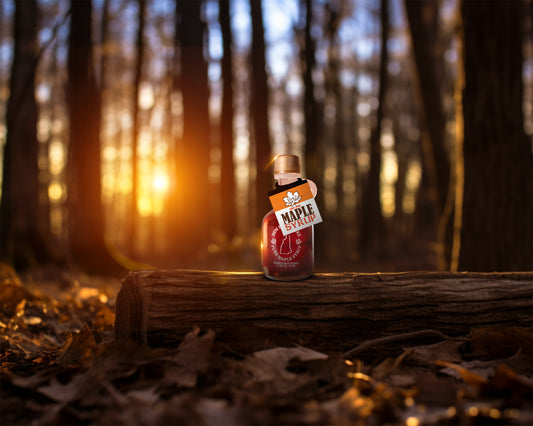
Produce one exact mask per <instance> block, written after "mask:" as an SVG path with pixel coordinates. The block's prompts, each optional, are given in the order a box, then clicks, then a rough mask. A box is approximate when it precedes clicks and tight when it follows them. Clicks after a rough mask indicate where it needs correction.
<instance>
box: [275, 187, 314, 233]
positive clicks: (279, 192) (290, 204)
mask: <svg viewBox="0 0 533 426" xmlns="http://www.w3.org/2000/svg"><path fill="white" fill-rule="evenodd" d="M268 195H269V198H270V202H271V203H272V207H273V208H274V212H275V213H276V218H277V219H278V224H279V227H280V229H281V233H282V234H283V235H288V234H291V233H293V232H296V231H300V230H302V229H305V228H309V227H310V226H313V225H316V224H318V223H320V222H322V217H321V216H320V212H319V211H318V206H317V205H316V201H315V198H314V196H313V193H312V191H311V187H310V185H309V182H307V180H302V179H298V181H296V182H294V183H292V184H289V185H283V186H279V187H278V188H276V189H275V190H274V191H271V192H269V193H268Z"/></svg>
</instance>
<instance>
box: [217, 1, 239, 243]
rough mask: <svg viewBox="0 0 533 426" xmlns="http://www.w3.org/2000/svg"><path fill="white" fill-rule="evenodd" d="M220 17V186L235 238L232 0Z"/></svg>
mask: <svg viewBox="0 0 533 426" xmlns="http://www.w3.org/2000/svg"><path fill="white" fill-rule="evenodd" d="M219 20H220V29H221V30H222V43H223V48H224V56H223V57H222V85H223V89H222V90H223V92H222V113H221V118H220V127H221V129H220V133H221V135H220V139H221V140H220V145H221V153H222V161H221V162H222V170H221V176H220V187H221V191H220V192H221V194H222V206H223V208H222V227H223V230H224V233H225V234H226V236H227V237H228V238H229V239H230V240H231V238H232V237H233V235H234V234H235V231H236V228H237V225H236V206H235V164H234V162H233V63H232V54H231V49H232V45H233V37H232V34H231V21H230V0H219Z"/></svg>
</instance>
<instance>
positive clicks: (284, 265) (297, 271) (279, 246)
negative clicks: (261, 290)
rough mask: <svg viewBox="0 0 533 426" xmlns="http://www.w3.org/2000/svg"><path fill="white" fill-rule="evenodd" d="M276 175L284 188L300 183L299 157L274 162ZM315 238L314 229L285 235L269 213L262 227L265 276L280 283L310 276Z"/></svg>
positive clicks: (273, 214)
mask: <svg viewBox="0 0 533 426" xmlns="http://www.w3.org/2000/svg"><path fill="white" fill-rule="evenodd" d="M287 157H291V158H287ZM274 176H275V178H276V179H277V180H278V184H279V185H280V186H279V187H281V188H283V185H288V184H291V183H293V182H296V181H297V180H298V178H300V165H299V160H298V157H296V156H295V155H282V156H279V157H278V158H277V159H276V162H275V163H274ZM313 238H314V229H313V227H312V226H311V227H309V228H305V229H302V230H300V231H296V232H292V233H290V234H288V235H283V233H282V232H281V229H280V227H279V224H278V220H277V219H276V215H275V213H274V210H271V211H269V212H268V213H267V214H266V215H265V217H264V218H263V223H262V226H261V260H262V264H263V272H264V274H265V276H266V277H268V278H270V279H273V280H276V281H296V280H303V279H305V278H308V277H310V276H311V275H312V274H313V264H314V250H313Z"/></svg>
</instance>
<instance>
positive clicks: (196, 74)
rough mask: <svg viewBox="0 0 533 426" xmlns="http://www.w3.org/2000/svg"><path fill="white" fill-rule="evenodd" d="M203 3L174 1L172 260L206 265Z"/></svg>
mask: <svg viewBox="0 0 533 426" xmlns="http://www.w3.org/2000/svg"><path fill="white" fill-rule="evenodd" d="M201 9H202V2H201V1H188V0H178V2H177V13H178V14H179V18H180V22H179V30H180V32H179V34H180V49H181V54H180V65H181V93H182V100H183V138H182V144H181V148H182V156H181V157H180V158H178V162H177V168H178V169H179V172H178V180H177V182H176V185H177V187H176V191H177V197H179V203H180V204H181V206H180V210H181V214H180V222H179V223H178V224H177V233H178V240H177V241H176V248H175V250H176V257H177V258H178V259H183V260H184V261H186V262H189V261H190V262H193V263H194V264H197V265H199V266H203V267H204V266H206V264H207V259H206V253H207V241H208V235H209V234H208V233H209V223H208V220H209V208H208V206H209V202H208V198H209V189H208V188H209V185H208V183H209V182H208V174H207V169H208V165H209V142H210V141H209V138H210V122H209V109H208V101H209V88H208V79H207V63H206V61H205V58H204V55H203V50H204V32H205V24H204V22H203V21H202V19H201V16H200V15H201Z"/></svg>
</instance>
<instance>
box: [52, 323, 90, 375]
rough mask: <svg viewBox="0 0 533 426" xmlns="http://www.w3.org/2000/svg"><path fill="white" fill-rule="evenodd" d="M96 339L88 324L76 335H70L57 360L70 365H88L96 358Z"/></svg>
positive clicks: (58, 362) (59, 362)
mask: <svg viewBox="0 0 533 426" xmlns="http://www.w3.org/2000/svg"><path fill="white" fill-rule="evenodd" d="M95 350H96V341H95V340H94V336H93V334H92V333H91V330H90V329H89V326H88V325H87V324H84V325H83V327H82V329H81V330H80V331H79V332H78V333H77V334H76V335H75V336H69V338H68V339H67V341H66V342H65V344H64V345H63V348H62V349H61V353H60V354H59V356H58V357H57V358H56V360H55V362H56V363H57V364H61V365H69V366H80V365H83V366H88V365H90V364H91V363H92V362H93V360H94V358H95V355H96V354H95Z"/></svg>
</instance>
